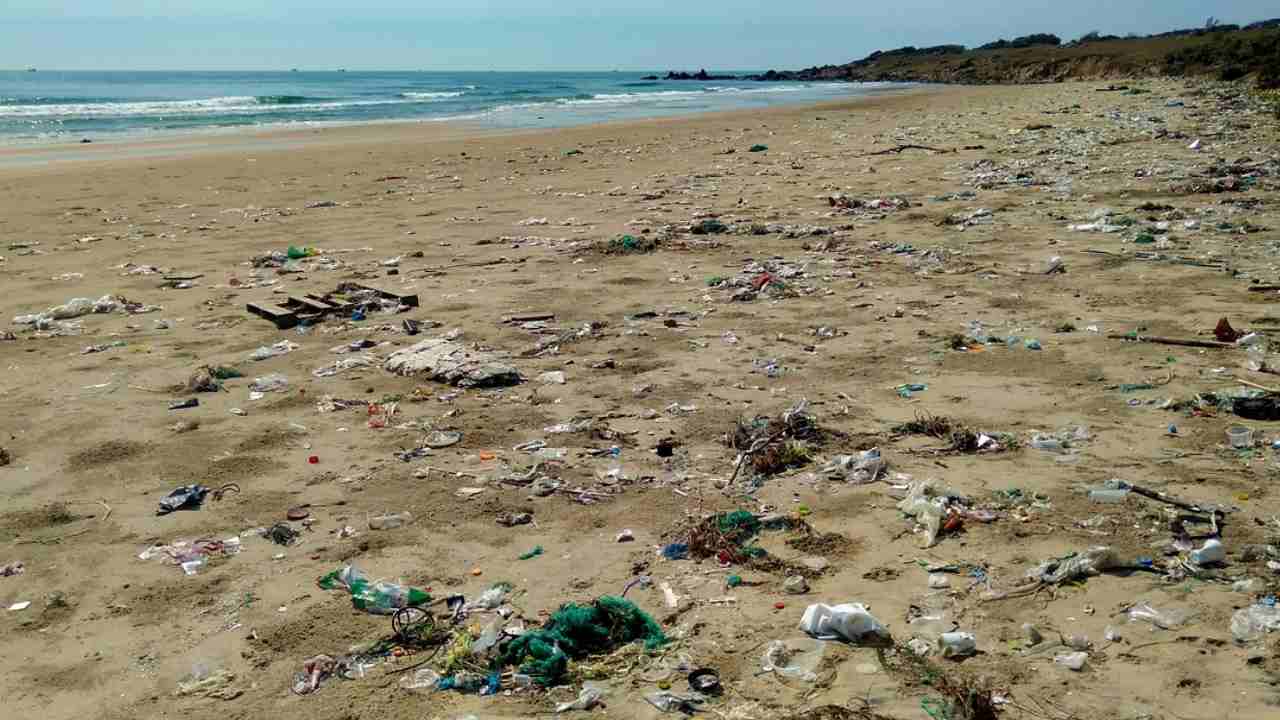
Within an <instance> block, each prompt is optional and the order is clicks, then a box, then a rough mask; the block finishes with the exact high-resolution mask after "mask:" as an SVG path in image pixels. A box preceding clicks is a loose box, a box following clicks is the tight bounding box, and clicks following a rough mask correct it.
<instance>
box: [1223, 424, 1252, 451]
mask: <svg viewBox="0 0 1280 720" xmlns="http://www.w3.org/2000/svg"><path fill="white" fill-rule="evenodd" d="M1227 442H1229V443H1231V447H1233V448H1249V447H1253V430H1252V429H1251V428H1247V427H1245V426H1243V425H1232V426H1231V427H1229V428H1227Z"/></svg>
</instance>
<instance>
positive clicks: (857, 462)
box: [818, 448, 889, 485]
mask: <svg viewBox="0 0 1280 720" xmlns="http://www.w3.org/2000/svg"><path fill="white" fill-rule="evenodd" d="M888 469H889V461H887V460H885V459H884V458H883V457H882V456H881V455H880V449H879V448H872V449H870V450H864V451H862V452H860V453H858V454H857V455H837V456H835V457H834V458H832V459H831V461H830V462H828V463H827V464H826V465H825V466H823V468H822V469H821V470H819V471H818V472H819V473H820V474H822V475H824V476H826V477H830V478H835V479H840V480H844V481H845V482H850V483H853V484H855V485H865V484H867V483H873V482H875V481H877V480H879V479H880V478H881V477H883V476H884V474H885V472H886V471H887V470H888Z"/></svg>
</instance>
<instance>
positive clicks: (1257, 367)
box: [1244, 343, 1267, 372]
mask: <svg viewBox="0 0 1280 720" xmlns="http://www.w3.org/2000/svg"><path fill="white" fill-rule="evenodd" d="M1244 367H1245V369H1246V370H1252V371H1253V372H1262V370H1263V369H1264V368H1266V367H1267V349H1266V348H1265V347H1264V346H1263V345H1262V344H1260V343H1259V344H1255V345H1250V346H1249V349H1248V350H1246V351H1245V360H1244Z"/></svg>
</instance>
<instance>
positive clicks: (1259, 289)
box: [1249, 285, 1280, 292]
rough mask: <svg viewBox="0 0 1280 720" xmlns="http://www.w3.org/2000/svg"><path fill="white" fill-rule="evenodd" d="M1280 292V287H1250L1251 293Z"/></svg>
mask: <svg viewBox="0 0 1280 720" xmlns="http://www.w3.org/2000/svg"><path fill="white" fill-rule="evenodd" d="M1272 290H1280V285H1250V286H1249V292H1271V291H1272Z"/></svg>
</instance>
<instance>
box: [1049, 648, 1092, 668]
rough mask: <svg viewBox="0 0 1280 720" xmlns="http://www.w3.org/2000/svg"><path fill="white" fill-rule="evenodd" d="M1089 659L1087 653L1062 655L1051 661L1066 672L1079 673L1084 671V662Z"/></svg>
mask: <svg viewBox="0 0 1280 720" xmlns="http://www.w3.org/2000/svg"><path fill="white" fill-rule="evenodd" d="M1088 659H1089V653H1083V652H1073V653H1063V654H1062V655H1059V656H1057V657H1055V658H1054V659H1053V661H1054V662H1055V663H1057V664H1059V665H1061V666H1063V667H1065V668H1067V669H1068V670H1075V671H1076V672H1079V671H1081V670H1083V669H1084V664H1085V662H1086V661H1087V660H1088Z"/></svg>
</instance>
